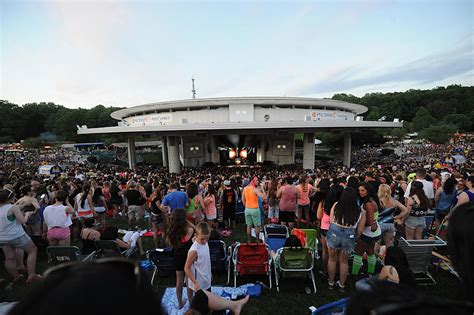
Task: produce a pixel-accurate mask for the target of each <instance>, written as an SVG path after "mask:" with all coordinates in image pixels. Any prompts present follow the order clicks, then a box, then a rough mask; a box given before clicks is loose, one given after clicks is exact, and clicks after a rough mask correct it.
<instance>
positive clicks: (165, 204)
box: [161, 183, 188, 213]
mask: <svg viewBox="0 0 474 315" xmlns="http://www.w3.org/2000/svg"><path fill="white" fill-rule="evenodd" d="M187 207H188V196H187V195H186V193H185V192H182V191H179V190H178V185H176V184H175V183H172V184H171V185H170V188H169V192H168V194H167V195H166V196H165V197H164V198H163V201H162V202H161V210H163V211H164V212H165V213H168V209H169V212H170V213H173V211H174V209H177V208H183V209H186V208H187Z"/></svg>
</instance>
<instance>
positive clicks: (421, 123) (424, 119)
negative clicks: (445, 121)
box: [413, 106, 436, 131]
mask: <svg viewBox="0 0 474 315" xmlns="http://www.w3.org/2000/svg"><path fill="white" fill-rule="evenodd" d="M435 122H436V119H435V118H434V117H433V116H431V114H430V112H428V110H427V109H426V108H424V107H423V106H422V107H420V108H419V109H418V110H417V111H416V114H415V117H414V118H413V128H414V130H415V131H420V130H422V129H425V128H428V127H430V126H431V125H433V124H434V123H435Z"/></svg>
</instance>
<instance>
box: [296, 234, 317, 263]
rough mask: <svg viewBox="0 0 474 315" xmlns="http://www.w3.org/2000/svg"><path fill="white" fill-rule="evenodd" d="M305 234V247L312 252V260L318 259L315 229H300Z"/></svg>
mask: <svg viewBox="0 0 474 315" xmlns="http://www.w3.org/2000/svg"><path fill="white" fill-rule="evenodd" d="M300 230H301V231H303V232H304V233H305V234H306V246H305V247H308V248H311V249H312V250H313V252H314V258H315V259H319V254H318V231H317V230H316V229H300Z"/></svg>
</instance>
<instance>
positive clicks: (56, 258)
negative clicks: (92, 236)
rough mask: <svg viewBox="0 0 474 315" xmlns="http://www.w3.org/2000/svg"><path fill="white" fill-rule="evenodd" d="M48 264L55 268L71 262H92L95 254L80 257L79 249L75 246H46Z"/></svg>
mask: <svg viewBox="0 0 474 315" xmlns="http://www.w3.org/2000/svg"><path fill="white" fill-rule="evenodd" d="M46 252H47V253H48V258H49V262H50V263H51V265H53V266H56V265H59V264H62V263H66V262H71V261H83V262H86V261H92V260H94V259H95V258H96V252H92V253H90V254H89V255H81V252H80V250H79V247H76V246H48V247H46Z"/></svg>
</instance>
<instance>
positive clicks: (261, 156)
mask: <svg viewBox="0 0 474 315" xmlns="http://www.w3.org/2000/svg"><path fill="white" fill-rule="evenodd" d="M257 139H258V146H257V163H263V161H265V142H266V139H265V135H260V136H258V138H257Z"/></svg>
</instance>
